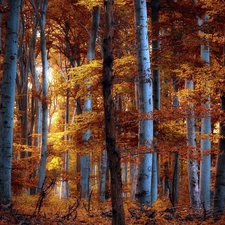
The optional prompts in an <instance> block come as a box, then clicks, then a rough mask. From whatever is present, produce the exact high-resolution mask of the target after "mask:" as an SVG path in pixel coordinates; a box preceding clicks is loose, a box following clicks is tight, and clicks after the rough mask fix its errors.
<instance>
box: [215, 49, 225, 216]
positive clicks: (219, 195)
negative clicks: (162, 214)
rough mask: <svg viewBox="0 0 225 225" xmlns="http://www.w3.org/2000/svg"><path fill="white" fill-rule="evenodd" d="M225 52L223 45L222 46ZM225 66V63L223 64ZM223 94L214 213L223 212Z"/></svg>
mask: <svg viewBox="0 0 225 225" xmlns="http://www.w3.org/2000/svg"><path fill="white" fill-rule="evenodd" d="M224 52H225V45H224ZM223 63H224V65H225V61H224V62H223ZM224 112H225V92H224V91H223V92H222V93H221V118H222V119H221V121H220V136H221V138H220V139H219V152H218V155H217V162H216V178H215V186H214V199H213V202H214V213H217V212H219V211H221V212H224V207H225V179H224V178H225V166H224V165H225V138H224V137H225V119H224Z"/></svg>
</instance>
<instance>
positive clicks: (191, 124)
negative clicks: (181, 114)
mask: <svg viewBox="0 0 225 225" xmlns="http://www.w3.org/2000/svg"><path fill="white" fill-rule="evenodd" d="M185 88H186V89H188V90H190V91H192V90H193V89H194V83H193V80H190V79H186V80H185ZM186 126H187V147H188V185H189V194H190V205H191V207H193V208H199V206H200V193H199V184H198V180H199V179H198V162H197V159H196V157H195V153H196V134H195V132H196V128H195V118H194V111H193V104H189V105H188V110H187V119H186Z"/></svg>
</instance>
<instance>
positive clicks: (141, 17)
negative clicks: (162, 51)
mask: <svg viewBox="0 0 225 225" xmlns="http://www.w3.org/2000/svg"><path fill="white" fill-rule="evenodd" d="M134 9H135V27H136V42H137V61H138V78H137V82H138V89H139V91H138V92H139V96H138V98H139V101H138V102H139V112H140V113H141V114H143V116H145V117H146V116H148V117H149V118H146V119H143V120H141V121H140V122H139V146H140V147H145V148H146V150H145V153H140V155H141V164H140V165H139V166H138V178H137V180H138V182H137V191H136V197H137V198H138V200H139V202H140V203H144V204H146V205H151V204H152V200H151V184H152V153H151V148H152V140H153V120H152V118H151V117H152V112H153V99H152V92H153V87H152V86H153V84H152V81H153V78H152V75H151V70H150V56H149V43H148V20H147V8H146V1H143V0H134Z"/></svg>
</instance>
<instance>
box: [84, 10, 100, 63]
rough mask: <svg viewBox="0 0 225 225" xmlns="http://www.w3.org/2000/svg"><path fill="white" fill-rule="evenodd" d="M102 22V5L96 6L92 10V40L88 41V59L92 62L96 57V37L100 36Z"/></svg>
mask: <svg viewBox="0 0 225 225" xmlns="http://www.w3.org/2000/svg"><path fill="white" fill-rule="evenodd" d="M99 22H100V7H99V6H94V7H93V11H92V26H91V33H90V40H89V43H88V51H87V60H88V62H90V61H91V60H93V59H94V58H95V46H96V39H97V37H98V27H99Z"/></svg>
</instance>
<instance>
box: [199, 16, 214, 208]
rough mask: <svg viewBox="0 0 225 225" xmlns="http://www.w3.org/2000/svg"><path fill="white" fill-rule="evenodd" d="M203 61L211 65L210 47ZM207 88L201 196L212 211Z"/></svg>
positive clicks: (202, 120) (209, 123) (201, 22)
mask: <svg viewBox="0 0 225 225" xmlns="http://www.w3.org/2000/svg"><path fill="white" fill-rule="evenodd" d="M205 17H206V16H205ZM203 22H204V21H202V20H200V19H198V24H199V25H202V24H203ZM200 51H201V52H200V54H201V59H202V60H203V61H204V62H205V63H206V64H208V65H209V60H210V58H209V57H210V50H209V46H207V45H203V44H202V45H201V50H200ZM205 86H206V93H205V97H204V99H203V101H204V102H207V103H206V104H204V109H205V112H204V114H203V117H202V119H201V123H202V124H201V135H202V139H201V154H202V160H201V163H200V196H201V202H202V204H203V206H204V209H206V210H209V209H210V205H211V204H210V178H211V172H210V168H211V154H209V152H208V151H209V150H211V141H210V137H209V135H210V134H211V116H210V112H209V110H210V104H209V101H210V96H209V88H208V87H207V86H208V84H207V81H206V83H205Z"/></svg>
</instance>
